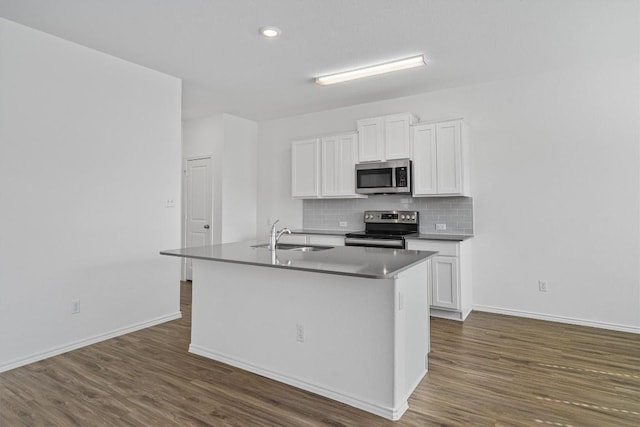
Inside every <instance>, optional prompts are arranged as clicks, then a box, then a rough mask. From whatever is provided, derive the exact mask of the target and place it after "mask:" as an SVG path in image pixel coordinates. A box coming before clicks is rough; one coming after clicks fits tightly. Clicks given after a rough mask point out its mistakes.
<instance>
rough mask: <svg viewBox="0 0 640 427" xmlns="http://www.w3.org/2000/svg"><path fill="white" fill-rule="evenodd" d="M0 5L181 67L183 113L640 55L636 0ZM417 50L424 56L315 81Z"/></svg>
mask: <svg viewBox="0 0 640 427" xmlns="http://www.w3.org/2000/svg"><path fill="white" fill-rule="evenodd" d="M0 16H1V17H4V18H6V19H9V20H11V21H14V22H18V23H21V24H24V25H27V26H29V27H32V28H35V29H39V30H42V31H45V32H47V33H50V34H53V35H56V36H59V37H61V38H64V39H67V40H70V41H74V42H76V43H79V44H81V45H84V46H88V47H91V48H94V49H97V50H99V51H102V52H105V53H108V54H111V55H114V56H117V57H119V58H122V59H125V60H127V61H130V62H134V63H137V64H140V65H143V66H146V67H149V68H152V69H155V70H158V71H161V72H164V73H167V74H170V75H173V76H176V77H179V78H181V79H183V117H184V118H185V119H189V118H195V117H201V116H205V115H210V114H217V113H230V114H234V115H238V116H241V117H245V118H248V119H252V120H257V121H260V120H267V119H273V118H278V117H285V116H292V115H297V114H303V113H308V112H314V111H320V110H326V109H332V108H338V107H342V106H347V105H353V104H360V103H365V102H372V101H377V100H382V99H388V98H395V97H399V96H404V95H410V94H415V93H421V92H429V91H434V90H439V89H444V88H450V87H458V86H466V85H470V84H476V83H481V82H487V81H493V80H499V79H504V78H509V77H514V76H518V75H523V74H528V73H536V72H541V71H544V70H549V69H554V68H559V67H566V66H575V65H576V64H583V63H588V62H592V61H606V60H610V59H613V58H617V57H622V56H627V55H630V54H634V55H637V54H638V17H639V13H638V3H637V1H636V0H588V1H587V0H553V1H551V0H55V1H52V0H0ZM265 25H274V26H277V27H279V28H280V29H282V35H281V37H280V38H279V39H277V40H268V39H265V38H263V37H261V36H260V35H259V34H258V29H259V28H260V27H262V26H265ZM630 52H631V53H630ZM421 53H424V54H425V55H426V57H427V60H428V62H429V64H428V66H427V67H422V68H418V69H413V70H406V71H401V72H398V73H395V74H392V75H391V74H390V75H385V76H380V77H371V78H368V79H364V80H360V81H354V82H350V83H342V84H338V85H333V86H319V85H316V84H315V83H313V77H315V76H318V75H322V74H327V73H332V72H336V71H341V70H344V69H349V68H359V67H362V66H365V65H369V64H375V63H380V62H388V61H390V60H393V59H398V58H402V57H407V56H413V55H416V54H421Z"/></svg>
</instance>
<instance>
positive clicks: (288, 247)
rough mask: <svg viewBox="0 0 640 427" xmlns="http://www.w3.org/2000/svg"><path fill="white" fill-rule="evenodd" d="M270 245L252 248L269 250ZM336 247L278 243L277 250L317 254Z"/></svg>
mask: <svg viewBox="0 0 640 427" xmlns="http://www.w3.org/2000/svg"><path fill="white" fill-rule="evenodd" d="M268 246H269V244H268V243H263V244H260V245H253V246H251V247H252V248H265V249H266V248H268ZM333 248H334V246H315V245H296V244H293V243H278V244H277V245H276V249H280V250H283V251H298V252H317V251H326V250H327V249H333Z"/></svg>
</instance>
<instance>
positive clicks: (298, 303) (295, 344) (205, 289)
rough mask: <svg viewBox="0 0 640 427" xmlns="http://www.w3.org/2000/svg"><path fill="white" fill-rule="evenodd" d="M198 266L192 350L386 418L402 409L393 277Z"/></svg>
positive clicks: (216, 264) (212, 264)
mask: <svg viewBox="0 0 640 427" xmlns="http://www.w3.org/2000/svg"><path fill="white" fill-rule="evenodd" d="M193 272H194V273H193V274H194V280H193V303H192V307H193V313H192V335H191V346H190V351H192V352H194V353H197V354H200V355H203V356H206V357H210V358H212V359H215V360H219V361H222V362H225V363H228V364H231V365H234V366H238V367H241V368H243V369H247V370H249V371H252V372H256V373H259V374H261V375H264V376H267V377H270V378H273V379H276V380H278V381H282V382H285V383H288V384H292V385H295V386H297V387H300V388H303V389H306V390H309V391H312V392H315V393H318V394H321V395H324V396H326V397H329V398H332V399H335V400H339V401H341V402H344V403H347V404H349V405H352V406H355V407H358V408H360V409H364V410H367V411H369V412H372V413H375V414H378V415H381V416H384V417H386V418H390V419H397V418H398V417H399V416H400V415H402V412H404V410H405V409H406V403H405V404H404V405H403V406H401V407H395V406H394V402H393V400H394V396H393V394H394V393H393V390H394V385H393V382H394V342H395V341H394V333H395V330H394V321H395V318H394V316H395V305H394V304H395V301H394V294H395V291H394V285H395V283H394V280H393V279H365V278H358V277H351V276H342V275H335V274H322V273H312V272H301V271H295V270H286V269H278V268H267V267H259V266H250V265H241V264H232V263H225V262H215V261H203V260H194V264H193ZM298 325H299V326H301V327H302V329H303V332H304V337H300V336H299V333H298V331H299V328H298ZM301 338H302V339H303V342H301V341H300V340H301Z"/></svg>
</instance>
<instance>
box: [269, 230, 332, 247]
mask: <svg viewBox="0 0 640 427" xmlns="http://www.w3.org/2000/svg"><path fill="white" fill-rule="evenodd" d="M279 242H280V243H293V244H296V245H318V246H344V236H343V235H338V234H300V233H292V234H283V235H282V237H280V240H279Z"/></svg>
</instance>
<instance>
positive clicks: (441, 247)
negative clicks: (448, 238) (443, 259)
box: [407, 240, 460, 256]
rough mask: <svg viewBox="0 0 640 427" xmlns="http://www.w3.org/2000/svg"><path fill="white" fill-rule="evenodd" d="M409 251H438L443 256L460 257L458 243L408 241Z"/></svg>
mask: <svg viewBox="0 0 640 427" xmlns="http://www.w3.org/2000/svg"><path fill="white" fill-rule="evenodd" d="M407 245H408V249H416V250H419V251H437V252H439V254H438V255H442V256H459V255H460V244H459V243H458V242H445V241H440V240H408V241H407Z"/></svg>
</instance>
